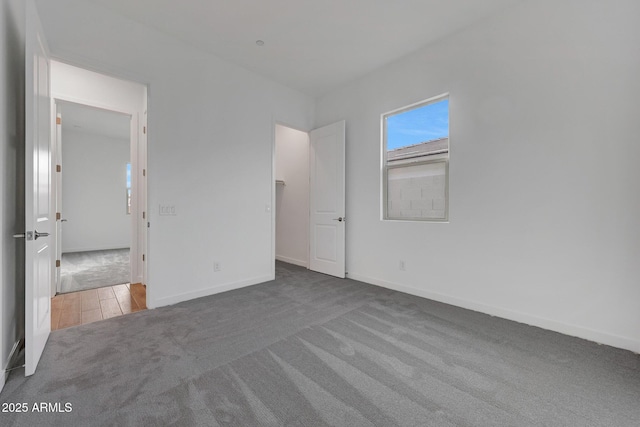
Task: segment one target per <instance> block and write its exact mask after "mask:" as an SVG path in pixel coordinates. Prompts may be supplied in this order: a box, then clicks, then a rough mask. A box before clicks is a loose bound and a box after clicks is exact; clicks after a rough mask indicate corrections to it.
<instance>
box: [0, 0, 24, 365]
mask: <svg viewBox="0 0 640 427" xmlns="http://www.w3.org/2000/svg"><path fill="white" fill-rule="evenodd" d="M13 3H16V7H15V9H17V8H19V9H20V10H19V14H20V16H15V13H16V11H14V10H12V7H11V6H10V2H2V4H3V8H4V10H3V13H2V16H3V17H4V22H2V26H1V28H2V40H3V43H4V51H5V52H6V57H5V58H4V59H5V62H4V64H2V66H3V67H4V70H3V74H4V76H5V81H4V82H3V85H4V87H5V88H6V90H7V93H6V94H5V96H4V106H3V109H2V111H3V112H4V114H5V117H3V120H2V121H3V122H4V123H5V124H6V127H5V129H3V130H2V132H3V135H2V143H3V144H5V147H3V148H2V150H3V151H4V154H5V156H4V164H3V165H2V172H1V173H3V174H4V180H3V188H2V189H0V191H1V192H2V200H3V201H9V203H3V206H2V209H3V213H2V214H3V215H2V218H3V224H2V229H3V232H4V233H6V235H3V239H5V240H4V241H3V245H4V251H3V253H4V260H3V266H4V268H3V271H2V297H3V298H2V300H3V301H4V303H3V304H4V307H3V309H4V310H3V311H4V319H3V323H2V324H3V328H4V330H3V331H2V339H3V340H5V343H13V342H16V341H18V340H19V339H21V338H23V337H24V302H25V301H24V299H25V294H24V292H25V290H24V280H25V279H24V245H25V241H24V239H14V238H13V237H11V236H12V234H13V233H16V232H21V231H24V227H25V224H24V214H25V212H24V198H25V188H24V173H25V172H24V161H25V151H24V149H25V144H24V141H25V131H24V125H25V120H24V107H25V105H24V96H25V87H24V84H25V83H24V81H25V57H24V34H21V31H20V28H19V26H18V25H17V24H16V22H17V20H18V19H24V16H25V15H24V4H23V3H22V2H13ZM13 328H15V336H7V335H5V334H12V331H11V329H13ZM9 349H10V348H9ZM9 349H7V350H9ZM2 356H6V355H2Z"/></svg>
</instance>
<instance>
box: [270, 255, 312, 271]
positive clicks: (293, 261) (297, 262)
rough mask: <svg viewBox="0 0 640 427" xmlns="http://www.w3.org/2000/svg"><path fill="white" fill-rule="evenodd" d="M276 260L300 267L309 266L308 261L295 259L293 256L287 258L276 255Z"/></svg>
mask: <svg viewBox="0 0 640 427" xmlns="http://www.w3.org/2000/svg"><path fill="white" fill-rule="evenodd" d="M276 260H277V261H282V262H286V263H287V264H293V265H298V266H300V267H304V268H309V263H308V262H307V261H303V260H301V259H295V258H289V257H286V256H282V255H276Z"/></svg>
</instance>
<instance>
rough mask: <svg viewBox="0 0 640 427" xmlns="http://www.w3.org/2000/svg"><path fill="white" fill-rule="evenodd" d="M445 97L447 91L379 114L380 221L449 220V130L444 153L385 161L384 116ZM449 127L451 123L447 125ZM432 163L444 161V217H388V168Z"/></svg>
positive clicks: (446, 221) (385, 131)
mask: <svg viewBox="0 0 640 427" xmlns="http://www.w3.org/2000/svg"><path fill="white" fill-rule="evenodd" d="M445 99H449V93H448V92H447V93H444V94H441V95H438V96H434V97H431V98H429V99H425V100H423V101H419V102H416V103H414V104H411V105H407V106H404V107H401V108H397V109H395V110H392V111H389V112H386V113H383V114H381V115H380V134H381V138H380V139H381V144H380V145H381V156H380V159H381V162H380V180H381V183H380V184H381V185H380V188H381V190H382V191H381V192H382V194H381V197H380V219H381V220H382V221H391V222H393V221H402V222H412V221H416V222H445V223H448V222H449V159H450V155H451V132H448V134H449V136H448V151H447V153H446V154H433V155H430V156H427V157H428V158H427V159H426V160H425V159H424V157H422V158H420V159H419V160H414V159H406V160H400V161H398V162H397V163H395V164H393V165H388V163H387V121H386V118H388V117H390V116H394V115H396V114H401V113H404V112H406V111H410V110H414V109H416V108H420V107H424V106H426V105H429V104H434V103H436V102H440V101H443V100H445ZM450 110H451V104H450V103H449V111H450ZM449 127H451V125H449ZM433 163H445V183H444V185H445V188H444V196H445V201H444V203H445V206H444V217H442V218H414V217H410V218H396V217H389V215H388V213H387V210H388V206H389V204H388V183H389V179H388V171H389V169H395V168H401V167H407V166H420V165H425V164H433Z"/></svg>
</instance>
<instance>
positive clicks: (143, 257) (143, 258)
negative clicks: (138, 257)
mask: <svg viewBox="0 0 640 427" xmlns="http://www.w3.org/2000/svg"><path fill="white" fill-rule="evenodd" d="M144 260H145V256H144V254H142V261H143V262H144Z"/></svg>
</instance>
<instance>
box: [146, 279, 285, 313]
mask: <svg viewBox="0 0 640 427" xmlns="http://www.w3.org/2000/svg"><path fill="white" fill-rule="evenodd" d="M274 279H275V277H274V276H272V275H269V276H260V277H255V278H253V279H247V280H241V281H239V282H231V283H226V284H223V285H218V286H214V287H211V288H204V289H200V290H197V291H192V292H185V293H182V294H178V295H172V296H170V297H166V298H160V299H159V300H157V301H154V306H153V308H157V307H163V306H165V305H173V304H178V303H180V302H183V301H189V300H192V299H195V298H202V297H206V296H209V295H215V294H219V293H221V292H227V291H232V290H234V289H240V288H244V287H247V286H252V285H257V284H259V283H264V282H269V281H271V280H274Z"/></svg>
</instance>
